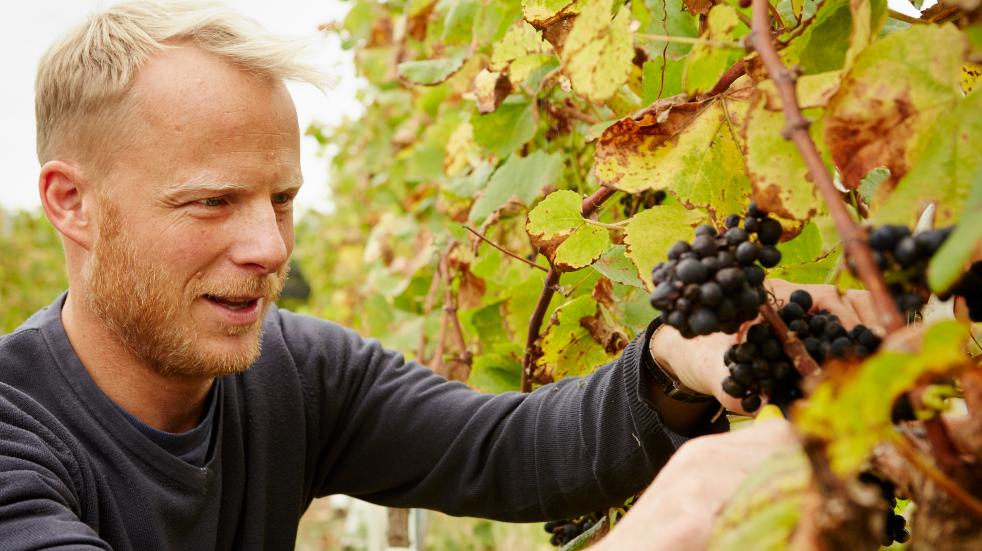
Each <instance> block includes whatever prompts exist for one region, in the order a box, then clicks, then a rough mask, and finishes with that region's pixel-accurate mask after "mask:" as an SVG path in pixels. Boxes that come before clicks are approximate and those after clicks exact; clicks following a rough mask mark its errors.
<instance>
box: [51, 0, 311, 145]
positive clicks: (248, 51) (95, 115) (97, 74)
mask: <svg viewBox="0 0 982 551" xmlns="http://www.w3.org/2000/svg"><path fill="white" fill-rule="evenodd" d="M175 43H177V44H180V43H189V44H192V45H194V46H195V47H197V48H200V49H202V50H204V51H207V52H210V53H213V54H215V55H217V56H219V57H221V58H224V59H227V60H228V61H229V62H231V63H234V64H235V65H237V66H239V67H241V68H242V69H243V70H245V71H248V72H252V73H256V74H259V75H261V76H265V77H269V78H274V79H278V80H297V81H302V82H309V83H311V84H313V85H315V86H317V87H318V88H321V89H323V88H324V87H325V86H327V78H326V75H325V74H324V73H322V72H321V71H319V70H318V69H317V68H316V67H315V66H314V65H313V64H311V63H307V62H305V61H303V54H304V51H305V49H306V46H307V45H308V43H307V42H305V41H302V40H297V39H293V38H283V37H276V36H273V35H270V34H269V33H267V32H266V31H265V30H263V29H262V27H260V26H259V24H258V23H257V22H256V21H255V20H253V19H250V18H248V17H245V16H243V15H241V14H238V13H236V12H234V11H232V10H230V9H229V8H227V7H225V6H222V5H221V4H217V3H214V2H199V1H177V2H150V1H133V2H126V3H122V4H118V5H116V6H113V7H111V8H108V9H106V10H105V11H103V12H101V13H97V14H95V15H92V16H91V17H89V19H88V20H87V21H85V23H83V24H81V25H79V26H78V27H76V28H75V29H73V30H71V31H70V32H69V33H68V34H67V35H66V36H65V37H63V38H62V39H61V40H60V41H58V42H57V43H55V44H54V45H52V46H51V48H49V49H48V51H47V52H46V53H45V54H44V56H43V57H42V58H41V62H40V64H39V66H38V73H37V80H36V81H35V87H34V88H35V115H36V117H37V153H38V160H39V161H40V162H41V163H42V164H43V163H45V162H46V161H48V160H50V159H52V158H53V156H54V155H57V154H63V153H64V151H63V149H64V148H65V147H75V148H76V149H78V148H79V147H81V148H84V150H83V151H82V152H81V153H82V155H83V156H85V155H86V154H89V155H92V154H95V155H98V151H97V150H98V149H99V148H100V147H101V145H102V143H103V142H104V141H105V140H106V139H107V138H106V137H105V136H102V135H101V134H105V133H106V132H105V131H108V130H109V128H112V126H109V123H113V125H114V126H115V128H116V130H117V131H118V130H120V129H121V127H120V126H119V123H121V121H120V120H119V119H120V116H121V115H120V113H122V112H125V111H126V98H127V91H128V89H129V86H130V83H131V82H132V81H133V78H134V76H135V75H136V74H137V72H138V71H139V70H140V68H141V67H142V66H143V65H144V64H145V63H146V62H147V60H149V59H150V58H151V57H152V56H153V55H154V54H156V53H158V52H160V51H162V50H164V49H166V48H169V47H172V46H173V45H174V44H175ZM123 127H125V125H123ZM100 130H103V131H104V132H101V133H100ZM69 140H70V141H69ZM95 162H96V163H98V162H99V161H98V160H97V159H96V160H95Z"/></svg>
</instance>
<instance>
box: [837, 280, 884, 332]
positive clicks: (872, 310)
mask: <svg viewBox="0 0 982 551" xmlns="http://www.w3.org/2000/svg"><path fill="white" fill-rule="evenodd" d="M846 300H847V301H848V302H849V304H850V305H851V306H852V309H853V311H854V312H856V315H857V316H858V317H859V322H860V323H862V324H863V325H865V326H866V327H868V328H870V329H872V330H873V331H874V332H875V333H878V334H880V335H883V334H884V333H886V331H885V330H884V327H883V324H882V323H881V322H880V318H879V316H878V315H877V312H876V307H875V304H874V302H873V295H871V294H870V293H869V291H860V290H856V289H851V290H849V291H846Z"/></svg>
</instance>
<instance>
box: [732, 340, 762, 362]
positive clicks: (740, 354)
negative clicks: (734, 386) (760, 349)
mask: <svg viewBox="0 0 982 551" xmlns="http://www.w3.org/2000/svg"><path fill="white" fill-rule="evenodd" d="M756 357H757V345H755V344H754V343H752V342H745V343H742V344H739V345H737V348H736V359H737V361H739V362H743V363H750V362H752V361H754V358H756Z"/></svg>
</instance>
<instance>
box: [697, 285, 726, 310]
mask: <svg viewBox="0 0 982 551" xmlns="http://www.w3.org/2000/svg"><path fill="white" fill-rule="evenodd" d="M722 301H723V288H722V287H720V286H719V284H718V283H716V282H715V281H707V282H706V283H703V284H702V285H701V286H699V302H700V303H702V304H703V305H705V306H716V305H717V304H719V303H720V302H722Z"/></svg>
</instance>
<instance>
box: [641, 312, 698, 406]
mask: <svg viewBox="0 0 982 551" xmlns="http://www.w3.org/2000/svg"><path fill="white" fill-rule="evenodd" d="M661 326H662V319H661V316H658V317H657V318H655V319H654V321H652V322H651V324H650V325H648V330H647V331H645V335H644V348H643V350H642V353H641V363H642V364H643V365H644V366H645V369H647V370H648V373H649V374H650V375H651V377H652V378H653V379H654V380H655V383H657V384H658V386H659V387H661V390H662V392H664V393H665V396H668V397H669V398H671V399H673V400H678V401H680V402H689V403H693V404H702V403H709V402H715V401H716V398H715V397H713V396H710V395H707V394H702V393H700V392H696V391H694V390H692V389H691V388H688V387H686V386H685V385H683V384H682V382H681V381H679V380H678V379H676V378H675V376H674V375H672V374H671V373H669V372H668V371H666V370H665V368H663V367H662V366H661V365H660V364H659V363H658V362H657V361H655V358H654V356H652V355H651V337H652V336H654V334H655V331H657V330H658V329H660V328H661Z"/></svg>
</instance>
